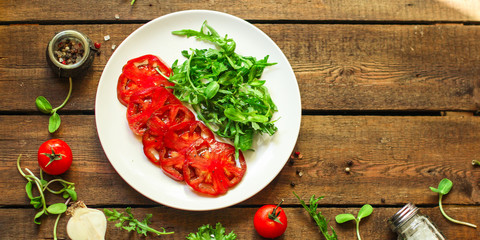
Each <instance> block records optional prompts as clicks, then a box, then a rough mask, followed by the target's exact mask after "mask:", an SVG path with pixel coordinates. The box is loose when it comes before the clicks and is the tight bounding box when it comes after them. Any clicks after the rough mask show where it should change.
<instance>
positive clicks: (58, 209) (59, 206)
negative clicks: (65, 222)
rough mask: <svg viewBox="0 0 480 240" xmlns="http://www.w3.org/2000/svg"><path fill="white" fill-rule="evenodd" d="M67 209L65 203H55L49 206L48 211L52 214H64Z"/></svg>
mask: <svg viewBox="0 0 480 240" xmlns="http://www.w3.org/2000/svg"><path fill="white" fill-rule="evenodd" d="M65 211H67V205H65V203H54V204H52V205H50V206H48V208H47V212H48V213H51V214H62V213H64V212H65Z"/></svg>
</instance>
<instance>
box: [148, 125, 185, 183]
mask: <svg viewBox="0 0 480 240" xmlns="http://www.w3.org/2000/svg"><path fill="white" fill-rule="evenodd" d="M159 133H160V134H159V135H154V134H151V131H147V132H146V133H145V134H144V135H143V137H142V142H143V152H144V153H145V156H147V158H148V159H149V160H150V161H151V162H152V163H154V164H156V165H158V166H160V167H161V168H162V170H163V172H164V173H165V174H166V175H167V176H169V177H170V178H172V179H174V180H177V181H183V164H184V160H185V154H184V152H179V151H176V150H173V149H168V148H166V147H165V146H164V144H163V133H162V132H161V131H160V132H159Z"/></svg>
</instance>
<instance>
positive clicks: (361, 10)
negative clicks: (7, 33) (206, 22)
mask: <svg viewBox="0 0 480 240" xmlns="http://www.w3.org/2000/svg"><path fill="white" fill-rule="evenodd" d="M32 6H35V7H32ZM59 6H61V7H59ZM59 8H60V9H61V10H59ZM0 9H2V10H1V12H2V13H4V14H2V15H0V21H32V22H37V21H65V20H67V21H84V20H88V21H93V20H101V21H115V20H117V19H116V18H115V15H116V14H118V16H119V20H141V21H147V20H151V19H154V18H156V17H159V16H163V15H165V14H168V13H171V12H176V11H182V10H189V9H210V10H216V11H221V12H226V13H229V14H233V15H236V16H238V17H241V18H244V19H251V20H348V21H358V20H362V21H470V20H478V19H475V18H474V17H473V16H472V15H470V14H468V12H466V11H459V10H457V9H455V8H452V7H451V6H448V5H446V4H444V3H442V2H440V1H434V0H425V1H418V0H413V1H408V0H397V1H388V2H385V1H380V0H366V1H361V2H359V1H355V0H324V1H301V0H295V1H286V0H283V1H271V0H259V1H251V0H250V1H248V0H242V1H240V2H236V3H232V2H231V1H228V0H218V1H179V0H175V1H169V2H168V4H165V3H164V2H162V1H148V0H143V1H136V2H135V4H134V5H133V6H130V0H124V1H111V2H105V1H103V2H101V3H99V2H94V1H88V0H82V1H75V2H65V1H48V2H45V1H39V0H33V1H21V2H20V1H2V2H1V3H0ZM85 13H88V14H85Z"/></svg>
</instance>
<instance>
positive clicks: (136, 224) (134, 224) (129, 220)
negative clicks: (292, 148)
mask: <svg viewBox="0 0 480 240" xmlns="http://www.w3.org/2000/svg"><path fill="white" fill-rule="evenodd" d="M103 212H104V213H105V216H107V217H108V218H107V220H108V221H119V222H118V223H116V224H115V226H116V227H118V228H123V229H125V230H127V231H129V232H130V231H135V230H136V231H137V233H139V234H143V235H145V236H147V233H148V232H151V233H155V234H157V235H165V234H173V233H174V232H167V231H166V230H165V228H163V227H162V230H161V231H159V230H156V229H154V228H152V227H150V226H148V224H150V218H152V214H147V215H146V216H145V218H144V219H143V220H142V221H139V220H137V219H136V218H135V216H133V214H132V212H131V208H130V207H127V208H126V209H125V212H126V213H127V214H126V215H124V214H123V213H120V212H118V211H117V210H116V209H113V210H109V209H106V208H105V209H103ZM124 223H126V225H125V224H124Z"/></svg>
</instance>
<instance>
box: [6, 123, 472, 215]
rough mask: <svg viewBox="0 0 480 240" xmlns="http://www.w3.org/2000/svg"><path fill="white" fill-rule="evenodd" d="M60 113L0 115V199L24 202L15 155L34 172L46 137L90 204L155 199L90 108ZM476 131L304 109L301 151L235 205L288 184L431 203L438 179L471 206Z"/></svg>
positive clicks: (337, 200)
mask: <svg viewBox="0 0 480 240" xmlns="http://www.w3.org/2000/svg"><path fill="white" fill-rule="evenodd" d="M62 120H63V123H62V127H61V129H60V130H59V132H58V133H55V134H54V135H53V136H51V135H49V133H48V132H47V117H46V116H45V117H44V116H0V122H2V124H1V125H0V132H2V133H4V134H3V135H2V136H1V137H0V140H1V142H2V144H0V152H2V158H1V159H0V171H1V172H2V174H1V175H0V191H1V192H2V193H3V194H4V195H3V197H2V198H0V206H2V205H28V201H27V198H26V196H25V193H24V192H23V191H20V189H23V188H24V186H25V183H26V181H25V179H23V178H22V177H21V176H20V174H19V173H18V171H17V169H16V166H15V164H16V161H15V160H16V159H17V157H18V154H23V157H22V161H21V165H22V167H28V168H29V169H32V170H34V169H36V170H34V172H38V167H37V162H36V161H37V160H36V159H37V158H36V151H37V149H38V146H40V144H41V143H42V140H41V139H48V138H50V137H56V138H61V139H63V140H65V141H66V142H67V143H72V144H71V147H72V152H73V154H74V158H75V159H74V162H73V164H72V167H71V169H70V170H69V171H68V172H67V173H66V174H65V175H63V178H65V179H68V180H69V181H72V182H75V183H76V186H77V188H76V189H77V190H78V195H79V196H80V198H81V199H84V200H85V201H86V202H88V203H89V204H92V205H105V204H121V205H125V204H127V205H130V204H135V205H155V203H154V202H152V201H150V200H148V199H146V198H145V197H142V195H141V194H139V193H137V192H136V191H135V190H133V189H132V188H131V187H129V186H128V184H127V183H125V182H124V181H123V179H122V178H121V177H120V176H119V175H118V174H117V173H116V172H115V170H114V169H113V168H112V166H111V165H110V163H109V161H108V159H107V158H106V156H105V154H104V152H103V150H102V148H101V145H100V142H99V140H98V137H97V135H96V129H95V127H94V126H95V122H94V117H93V116H77V115H73V116H70V115H67V116H62ZM479 132H480V119H479V118H477V117H463V116H458V117H448V116H444V117H385V116H383V117H382V116H303V118H302V126H301V131H300V135H299V138H298V141H297V146H296V151H300V152H301V153H303V158H302V159H294V160H293V162H290V163H288V164H286V165H285V167H284V168H283V170H282V171H281V172H280V174H279V175H278V176H277V177H276V178H275V179H274V180H273V181H272V182H271V183H270V184H269V185H268V186H267V187H266V188H265V189H263V190H262V191H261V192H260V193H258V194H257V195H255V196H254V197H252V198H250V199H248V200H246V201H244V202H242V203H240V204H239V205H241V206H248V205H259V204H267V203H272V202H279V201H280V199H282V198H283V199H285V204H287V205H288V204H295V203H296V202H297V200H296V198H295V197H294V195H293V194H292V192H293V191H295V192H297V193H298V194H299V195H301V196H309V195H312V194H315V195H318V196H319V195H324V196H325V199H324V200H323V201H322V203H323V204H329V205H338V204H347V205H351V204H356V205H360V204H364V203H370V204H376V205H399V204H403V203H405V202H414V203H416V204H423V205H424V204H436V203H437V195H436V194H435V193H433V192H431V191H430V190H429V188H428V187H430V186H434V187H436V186H437V184H438V182H439V181H440V180H441V179H442V178H449V179H451V180H452V181H453V183H454V187H453V189H452V191H451V193H450V194H449V195H448V196H447V197H445V199H444V201H445V203H446V204H468V205H478V204H480V168H478V167H476V168H475V167H473V166H472V165H471V161H472V159H480V153H479V152H478V150H477V149H478V145H479V144H480V135H479V134H478V133H479ZM112 137H114V136H112ZM139 157H141V156H139ZM146 161H147V160H146ZM348 162H351V164H350V165H349V164H348ZM152 167H153V166H152ZM346 167H350V169H351V171H350V173H346V172H345V171H344V170H345V168H346ZM292 182H293V183H294V184H295V185H294V186H292V184H291V183H292ZM112 189H114V190H113V191H112ZM52 201H53V200H52Z"/></svg>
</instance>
